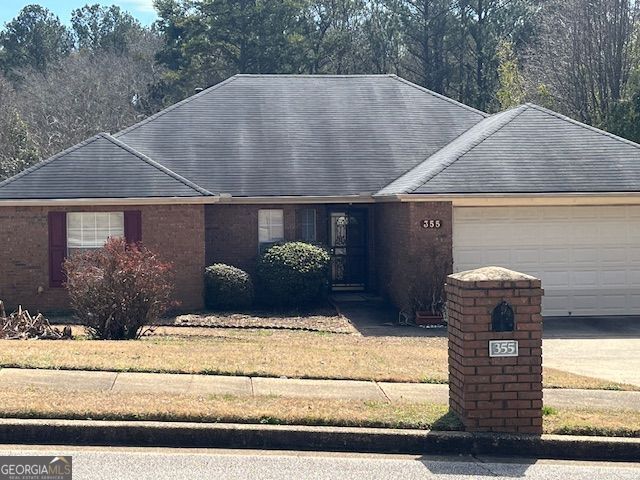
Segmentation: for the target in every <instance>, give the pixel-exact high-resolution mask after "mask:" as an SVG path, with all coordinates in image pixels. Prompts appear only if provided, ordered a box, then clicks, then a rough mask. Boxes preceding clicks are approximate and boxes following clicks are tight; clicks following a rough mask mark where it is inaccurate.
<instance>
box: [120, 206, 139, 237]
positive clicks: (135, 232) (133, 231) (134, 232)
mask: <svg viewBox="0 0 640 480" xmlns="http://www.w3.org/2000/svg"><path fill="white" fill-rule="evenodd" d="M124 238H125V240H126V241H127V243H139V242H141V241H142V213H141V212H140V210H126V211H125V212H124Z"/></svg>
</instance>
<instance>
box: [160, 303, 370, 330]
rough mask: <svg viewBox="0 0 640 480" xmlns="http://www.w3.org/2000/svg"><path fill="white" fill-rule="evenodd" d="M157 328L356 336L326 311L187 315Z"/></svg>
mask: <svg viewBox="0 0 640 480" xmlns="http://www.w3.org/2000/svg"><path fill="white" fill-rule="evenodd" d="M159 324H160V325H162V326H173V327H212V328H268V329H282V330H307V331H312V332H327V333H345V334H352V333H357V332H358V331H357V330H356V329H355V328H354V326H353V325H351V323H350V322H349V320H347V319H346V318H345V317H343V316H342V315H339V314H338V313H337V312H336V311H335V309H333V308H330V307H327V308H323V309H320V310H317V311H313V312H309V313H304V314H300V313H299V312H285V313H274V312H268V311H253V312H246V313H230V312H229V313H227V312H202V313H190V314H185V315H178V316H176V317H170V318H166V319H163V320H162V321H161V322H159Z"/></svg>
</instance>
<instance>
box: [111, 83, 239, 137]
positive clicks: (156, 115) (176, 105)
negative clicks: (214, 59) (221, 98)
mask: <svg viewBox="0 0 640 480" xmlns="http://www.w3.org/2000/svg"><path fill="white" fill-rule="evenodd" d="M239 77H240V74H236V75H233V76H231V77H229V78H227V79H226V80H223V81H222V82H220V83H216V84H215V85H212V86H210V87H207V88H205V89H204V90H202V91H201V92H198V93H196V94H195V95H191V96H189V97H187V98H185V99H184V100H181V101H179V102H178V103H174V104H173V105H169V106H168V107H166V108H164V109H162V110H160V111H159V112H156V113H154V114H153V115H151V116H149V117H147V118H145V119H144V120H141V121H139V122H138V123H135V124H133V125H131V126H129V127H127V128H125V129H124V130H120V131H119V132H116V133H114V134H113V135H112V138H119V137H121V136H122V135H125V134H127V133H129V132H131V131H133V130H135V129H136V128H138V127H141V126H142V125H146V124H147V123H149V122H152V121H153V120H155V119H156V118H159V117H161V116H163V115H164V114H165V113H169V112H171V111H173V110H175V109H176V108H179V107H181V106H183V105H185V104H187V103H190V102H192V101H193V100H195V99H197V98H200V97H202V96H204V95H206V94H207V93H211V92H212V91H214V90H217V89H218V88H220V87H223V86H225V85H227V84H229V83H231V82H233V81H234V80H235V79H237V78H239Z"/></svg>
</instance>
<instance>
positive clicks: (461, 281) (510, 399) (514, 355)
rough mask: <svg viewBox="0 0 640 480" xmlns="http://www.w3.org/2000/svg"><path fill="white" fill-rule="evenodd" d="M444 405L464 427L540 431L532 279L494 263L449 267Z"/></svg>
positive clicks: (536, 287)
mask: <svg viewBox="0 0 640 480" xmlns="http://www.w3.org/2000/svg"><path fill="white" fill-rule="evenodd" d="M446 292H447V315H448V323H449V326H448V333H449V406H450V408H451V410H453V411H454V412H455V413H456V414H457V415H458V416H459V417H460V419H461V421H462V422H463V424H464V426H465V428H466V430H467V431H471V432H510V433H530V434H541V433H542V315H541V314H540V306H541V300H542V295H543V290H542V288H541V284H540V280H538V279H537V278H534V277H531V276H529V275H525V274H522V273H518V272H514V271H511V270H507V269H505V268H501V267H485V268H480V269H478V270H470V271H467V272H461V273H456V274H453V275H449V277H448V278H447V285H446Z"/></svg>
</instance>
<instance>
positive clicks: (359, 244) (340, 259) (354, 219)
mask: <svg viewBox="0 0 640 480" xmlns="http://www.w3.org/2000/svg"><path fill="white" fill-rule="evenodd" d="M329 248H330V253H331V283H332V286H333V289H334V290H364V288H365V284H366V279H367V211H366V210H365V209H357V208H352V209H343V210H333V211H331V212H330V215H329Z"/></svg>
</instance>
